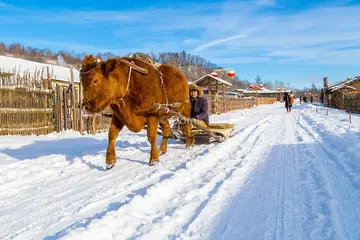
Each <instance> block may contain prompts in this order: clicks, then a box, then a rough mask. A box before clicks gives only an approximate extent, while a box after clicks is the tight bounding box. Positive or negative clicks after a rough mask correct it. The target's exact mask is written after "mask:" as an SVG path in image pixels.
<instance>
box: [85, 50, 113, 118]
mask: <svg viewBox="0 0 360 240" xmlns="http://www.w3.org/2000/svg"><path fill="white" fill-rule="evenodd" d="M116 62H117V61H116V59H110V60H108V61H106V62H103V61H101V60H100V59H98V58H95V57H94V56H92V55H87V56H86V57H85V58H84V60H83V62H82V68H81V71H80V79H81V84H82V87H83V104H82V109H83V111H84V113H85V114H87V115H93V114H95V113H99V112H101V111H103V110H104V109H105V108H106V107H107V106H109V105H110V104H111V102H112V101H113V99H114V97H115V90H116V88H117V86H116V81H114V78H113V77H111V74H110V73H111V72H112V71H113V70H114V68H115V66H116Z"/></svg>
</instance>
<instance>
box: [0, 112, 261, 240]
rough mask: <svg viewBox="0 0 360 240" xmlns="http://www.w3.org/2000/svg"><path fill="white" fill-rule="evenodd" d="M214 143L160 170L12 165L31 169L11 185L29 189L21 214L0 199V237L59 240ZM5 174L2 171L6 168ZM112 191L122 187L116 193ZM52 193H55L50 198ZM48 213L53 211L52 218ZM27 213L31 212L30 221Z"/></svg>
mask: <svg viewBox="0 0 360 240" xmlns="http://www.w3.org/2000/svg"><path fill="white" fill-rule="evenodd" d="M266 118H267V117H262V118H261V119H260V120H258V121H254V122H252V123H250V124H248V125H247V126H245V127H243V128H240V130H239V131H238V132H239V133H240V132H242V131H245V130H246V129H247V128H251V127H254V126H255V127H257V126H258V125H259V124H261V122H262V121H263V120H264V119H266ZM215 145H216V144H212V145H207V146H206V145H205V146H199V147H196V148H194V149H191V150H190V151H187V152H186V153H185V154H184V155H181V154H180V156H178V157H176V158H175V160H173V159H170V160H171V161H169V159H168V158H171V156H166V158H164V160H165V162H164V160H162V163H161V165H160V167H161V168H160V167H157V168H149V167H148V166H146V167H144V168H141V167H139V166H138V164H134V163H133V162H126V163H123V161H120V162H119V166H118V168H114V169H112V171H111V172H106V173H103V172H99V171H97V169H96V168H94V169H90V170H89V169H88V168H86V169H85V170H84V168H83V166H84V164H83V163H84V161H86V160H84V158H87V157H82V159H80V158H79V159H74V160H73V161H72V162H73V163H72V164H68V162H66V164H65V168H61V169H60V170H61V171H60V172H59V169H56V168H55V167H54V166H53V164H54V162H55V163H56V159H54V161H50V162H49V160H48V159H45V158H44V159H41V160H40V161H37V160H36V161H30V160H29V161H23V162H21V163H16V165H17V166H15V167H14V165H11V168H13V169H14V168H15V170H14V171H15V172H16V169H17V167H19V166H22V168H23V169H25V168H29V169H31V170H29V171H28V172H27V174H26V175H24V176H23V178H22V179H18V183H16V180H15V181H12V182H11V183H10V184H15V185H16V184H18V185H21V184H22V183H23V182H25V181H26V182H29V183H30V184H29V188H25V189H20V190H19V191H18V192H19V193H20V192H21V193H22V195H23V198H24V200H23V201H22V202H23V208H24V209H23V210H24V211H21V210H20V212H18V213H16V212H14V207H15V206H13V205H12V204H11V202H12V198H11V197H10V198H6V199H5V200H2V201H3V202H5V203H10V204H8V205H6V204H5V205H6V207H7V208H6V209H4V208H3V209H2V211H4V212H3V213H5V214H4V215H3V216H5V217H4V218H3V219H2V220H1V222H4V223H5V224H4V225H3V227H4V231H0V232H2V233H3V234H4V235H2V236H8V237H11V238H13V237H16V236H21V235H24V234H27V235H28V236H38V234H44V232H43V229H42V228H46V229H47V232H48V233H51V232H55V233H56V234H55V235H54V236H57V237H59V236H61V235H62V234H64V233H66V231H67V230H70V229H72V228H73V227H76V226H86V225H87V224H88V223H89V222H91V221H92V220H94V219H98V218H101V217H103V216H104V215H106V214H107V213H108V212H111V211H115V210H118V209H119V208H121V207H122V206H124V205H126V204H127V203H129V202H130V201H131V200H132V199H133V198H134V197H136V196H138V195H140V196H142V195H145V194H146V192H147V189H148V188H150V187H152V186H154V185H155V184H156V183H158V182H162V181H164V180H166V179H168V178H170V177H171V176H173V175H174V173H176V172H177V171H179V170H181V169H184V168H185V167H186V163H187V162H190V161H191V160H192V159H194V158H197V157H199V156H202V155H205V154H208V152H209V150H210V149H212V148H213V147H214V146H215ZM169 151H171V149H169ZM124 152H126V151H124V150H121V152H120V154H119V152H118V156H122V155H123V153H124ZM134 154H135V155H133V156H132V157H135V158H140V159H142V158H144V157H147V153H142V152H140V151H139V150H137V151H136V152H134ZM96 158H97V159H98V161H100V160H102V161H103V159H104V154H100V155H98V156H97V157H96ZM58 159H59V160H60V159H61V156H60V157H58ZM62 161H64V160H62ZM28 166H29V167H28ZM33 166H36V167H33ZM47 166H50V167H53V169H52V170H51V171H52V174H50V175H49V176H47V177H46V178H45V179H43V181H41V182H40V184H39V183H37V184H36V185H35V186H31V185H33V184H34V182H33V181H36V182H37V181H38V179H39V178H40V177H39V176H37V173H41V172H43V171H45V170H44V169H47V168H48V167H47ZM57 167H59V164H57ZM163 169H165V170H163ZM56 170H58V171H56ZM3 172H6V170H4V171H3ZM129 172H130V174H129ZM109 173H110V174H109ZM34 176H35V177H34ZM25 177H26V178H27V179H26V178H25ZM15 179H16V178H15ZM124 179H125V180H124ZM143 179H146V180H143ZM159 179H160V180H159ZM110 180H112V184H107V183H108V182H111V181H110ZM13 186H14V185H13ZM7 187H9V186H7ZM116 189H120V191H117V190H116ZM36 191H41V192H39V194H41V196H43V198H41V197H39V195H37V194H36ZM54 192H57V193H56V194H55V195H54V196H52V194H53V193H54ZM114 192H115V193H114ZM34 193H35V194H34ZM15 202H17V203H19V201H18V200H17V201H14V203H15ZM18 207H20V206H18ZM49 209H52V210H51V214H50V216H49ZM6 212H7V214H6ZM25 212H30V213H31V217H29V215H28V214H26V213H25ZM19 213H20V214H19ZM6 216H8V217H9V218H8V217H6ZM16 216H18V217H16ZM52 216H53V217H52ZM70 216H71V217H70ZM15 219H16V220H15ZM59 219H60V220H59ZM74 219H75V222H74ZM14 224H16V225H20V226H21V227H18V228H17V231H16V232H12V233H11V234H10V233H9V232H7V231H9V229H12V227H11V226H12V225H14ZM44 224H46V226H44ZM37 226H39V227H37ZM41 226H42V227H41ZM0 228H1V227H0ZM6 229H7V230H6ZM61 229H63V230H61ZM0 235H1V234H0ZM0 237H1V236H0Z"/></svg>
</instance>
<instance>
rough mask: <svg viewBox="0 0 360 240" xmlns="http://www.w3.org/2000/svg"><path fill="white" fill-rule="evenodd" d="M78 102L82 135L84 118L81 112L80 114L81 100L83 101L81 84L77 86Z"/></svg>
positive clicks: (81, 132)
mask: <svg viewBox="0 0 360 240" xmlns="http://www.w3.org/2000/svg"><path fill="white" fill-rule="evenodd" d="M79 98H80V99H79V102H80V106H79V108H80V109H79V110H80V111H79V114H80V116H79V117H80V134H81V135H84V118H83V112H82V107H81V106H82V99H83V92H82V86H81V83H80V84H79Z"/></svg>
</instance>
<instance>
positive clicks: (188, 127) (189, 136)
mask: <svg viewBox="0 0 360 240" xmlns="http://www.w3.org/2000/svg"><path fill="white" fill-rule="evenodd" d="M190 112H191V105H190V103H188V104H186V105H185V107H184V109H183V110H182V114H183V115H184V116H185V117H187V118H190ZM182 131H183V132H185V135H186V140H185V143H186V148H189V147H191V146H192V145H193V144H194V143H195V138H194V136H193V135H192V133H191V124H190V122H188V121H186V123H185V124H184V126H183V128H182Z"/></svg>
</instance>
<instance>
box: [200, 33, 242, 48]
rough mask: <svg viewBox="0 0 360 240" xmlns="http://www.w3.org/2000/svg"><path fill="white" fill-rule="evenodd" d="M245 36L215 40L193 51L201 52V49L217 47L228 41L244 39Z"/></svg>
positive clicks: (239, 35)
mask: <svg viewBox="0 0 360 240" xmlns="http://www.w3.org/2000/svg"><path fill="white" fill-rule="evenodd" d="M247 36H248V35H247V34H238V35H235V36H231V37H226V38H220V39H216V40H214V41H211V42H209V43H206V44H203V45H200V46H198V47H197V48H195V50H194V51H195V52H197V51H200V50H203V49H205V48H208V47H212V46H215V45H219V44H221V43H225V42H229V41H232V40H235V39H240V38H246V37H247Z"/></svg>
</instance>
